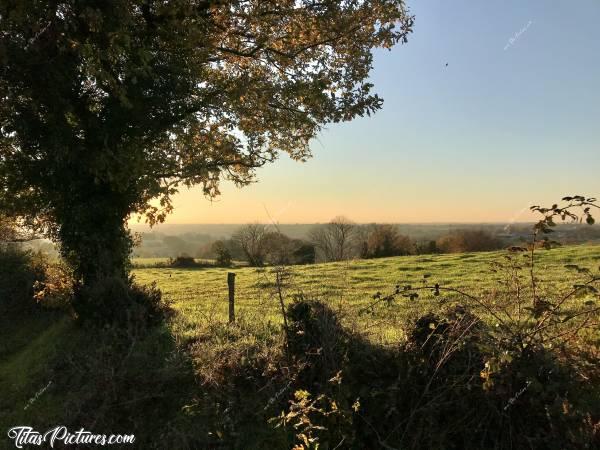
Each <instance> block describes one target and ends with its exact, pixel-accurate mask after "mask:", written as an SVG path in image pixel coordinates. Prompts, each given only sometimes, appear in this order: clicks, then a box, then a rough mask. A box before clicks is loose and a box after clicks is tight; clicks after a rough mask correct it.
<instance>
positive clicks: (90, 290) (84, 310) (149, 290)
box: [73, 277, 170, 330]
mask: <svg viewBox="0 0 600 450" xmlns="http://www.w3.org/2000/svg"><path fill="white" fill-rule="evenodd" d="M73 306H74V309H75V312H76V314H77V316H78V318H79V319H81V320H83V321H85V322H86V323H88V324H90V325H93V326H97V327H103V326H107V325H113V326H114V327H117V328H121V327H124V328H125V329H126V330H127V329H136V330H141V329H144V328H146V327H148V326H150V325H156V324H158V323H160V322H161V321H162V320H163V319H164V318H165V316H166V315H168V314H169V313H170V310H169V308H168V306H167V305H166V304H165V303H164V302H163V300H162V294H161V292H160V290H159V289H158V288H157V287H156V283H152V284H151V285H149V286H141V285H138V284H136V283H134V282H133V278H129V279H128V280H124V279H122V278H119V277H107V278H104V279H102V280H99V281H97V282H96V283H94V284H93V285H91V286H77V287H76V291H75V298H74V303H73Z"/></svg>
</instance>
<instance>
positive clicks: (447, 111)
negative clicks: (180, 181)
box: [167, 0, 600, 224]
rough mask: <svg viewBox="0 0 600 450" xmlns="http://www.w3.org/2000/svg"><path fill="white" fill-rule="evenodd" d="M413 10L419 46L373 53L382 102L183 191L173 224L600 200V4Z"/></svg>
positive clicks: (444, 215)
mask: <svg viewBox="0 0 600 450" xmlns="http://www.w3.org/2000/svg"><path fill="white" fill-rule="evenodd" d="M407 4H408V6H409V8H410V10H411V13H412V14H414V15H415V27H414V33H412V35H410V36H409V40H408V43H407V44H404V45H398V46H396V47H395V48H394V49H393V50H392V51H387V50H378V51H376V52H375V63H374V70H373V72H372V74H371V79H372V81H373V83H374V84H375V91H376V92H377V93H378V94H380V95H381V96H382V97H383V98H384V100H385V102H384V106H383V109H382V110H380V111H378V112H377V113H376V114H375V115H374V116H371V117H370V118H359V119H356V120H354V121H352V122H348V123H344V124H339V125H328V126H326V127H325V129H324V130H323V132H322V133H321V134H320V136H319V137H318V139H316V140H314V141H313V143H312V144H311V149H312V151H313V155H314V156H313V158H312V159H311V160H309V161H308V162H306V163H299V162H294V161H291V160H290V159H289V158H288V157H287V156H282V157H281V158H280V160H278V161H277V162H276V163H274V164H272V165H269V166H267V167H265V168H262V169H259V171H258V174H257V175H258V177H257V183H254V184H252V185H250V186H247V187H244V188H242V189H238V188H236V187H235V186H234V185H233V184H231V183H228V182H224V183H223V185H222V189H221V190H222V195H221V197H219V198H218V199H217V200H216V201H213V202H211V201H209V200H207V199H206V198H205V197H204V196H203V195H202V193H201V192H200V190H198V189H191V190H184V191H182V192H181V193H180V194H178V195H177V196H176V198H175V211H174V213H173V214H172V215H171V216H170V217H169V218H168V219H167V223H170V224H177V223H186V224H191V223H248V222H270V221H276V222H279V223H314V222H326V221H328V220H330V219H331V218H333V217H335V216H338V215H344V216H346V217H348V218H350V219H352V220H354V221H356V222H361V223H366V222H396V223H414V222H417V223H424V222H512V221H528V220H532V219H533V216H531V214H530V213H529V212H528V207H529V206H530V205H532V204H552V203H554V202H555V201H557V200H559V199H560V198H562V197H563V196H565V195H569V194H582V195H588V196H596V197H600V176H599V175H600V139H599V137H600V89H599V82H600V57H599V56H600V27H598V24H599V23H600V1H597V0H577V1H566V0H555V1H551V0H545V1H521V0H519V1H504V2H487V1H486V2H483V1H476V0H471V1H466V0H455V1H452V2H449V1H447V0H445V1H444V0H421V1H415V0H409V1H408V2H407ZM446 63H447V64H448V65H447V66H446Z"/></svg>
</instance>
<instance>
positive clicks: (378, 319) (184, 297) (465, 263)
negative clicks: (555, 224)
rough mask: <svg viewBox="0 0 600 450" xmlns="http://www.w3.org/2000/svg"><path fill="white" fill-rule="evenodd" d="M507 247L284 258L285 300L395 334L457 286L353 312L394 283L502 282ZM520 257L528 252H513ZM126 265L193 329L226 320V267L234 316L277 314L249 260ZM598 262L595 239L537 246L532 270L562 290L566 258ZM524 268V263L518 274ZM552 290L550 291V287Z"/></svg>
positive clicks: (570, 276)
mask: <svg viewBox="0 0 600 450" xmlns="http://www.w3.org/2000/svg"><path fill="white" fill-rule="evenodd" d="M506 254H507V252H506V251H498V252H481V253H459V254H446V255H423V256H401V257H392V258H381V259H370V260H352V261H346V262H337V263H324V264H315V265H307V266H291V267H289V270H290V271H291V278H290V279H289V281H288V282H287V283H286V285H287V286H285V287H284V297H285V299H286V301H289V300H291V299H293V298H294V297H297V296H299V295H301V296H303V297H304V298H309V299H319V300H323V301H325V302H327V303H329V304H330V305H331V306H332V307H333V308H334V309H335V310H337V311H340V312H342V313H345V314H342V316H345V317H347V318H348V319H349V320H347V321H346V324H347V325H351V326H355V327H358V328H359V329H358V330H357V331H361V332H364V333H366V334H367V335H368V336H369V337H370V338H371V339H372V340H374V341H376V342H379V343H389V342H394V341H397V339H398V338H399V337H401V336H400V334H401V328H402V324H403V323H404V322H405V320H406V319H407V318H409V317H412V316H414V315H417V314H422V313H425V312H427V311H430V310H435V309H437V308H439V305H440V302H444V301H447V300H459V301H460V300H461V299H460V298H459V297H460V296H459V295H458V294H450V296H448V295H442V296H440V297H434V296H433V295H432V294H430V293H428V292H425V293H423V294H421V296H420V297H419V298H418V299H413V300H410V299H408V298H403V297H399V298H398V299H397V300H396V301H395V302H394V303H393V304H392V305H390V307H381V306H380V307H379V308H376V309H375V313H374V314H370V315H359V314H358V313H359V312H360V311H361V310H364V308H366V307H367V306H368V305H369V304H370V303H372V302H373V295H374V294H376V293H377V292H381V293H382V294H384V295H385V294H387V293H391V292H392V291H393V290H394V289H395V286H396V285H397V284H399V285H401V286H404V285H407V284H410V285H412V286H413V287H416V286H420V285H422V283H423V281H426V282H427V285H434V284H435V283H439V284H440V285H441V286H446V287H452V288H456V289H460V290H464V291H466V292H468V293H471V294H482V293H484V292H493V291H494V290H495V289H502V282H503V280H504V274H502V273H501V272H500V273H499V272H493V271H492V268H493V264H494V263H495V262H499V261H503V260H504V259H505V256H506ZM519 256H520V257H522V258H523V262H524V263H525V262H526V258H528V256H529V255H528V254H521V255H519ZM133 262H134V265H137V266H140V265H143V266H144V267H145V268H137V269H135V270H134V271H133V273H134V275H135V277H136V280H137V281H138V282H139V283H143V284H148V283H152V282H156V284H157V286H158V287H159V288H160V289H161V291H162V293H163V297H164V298H165V299H166V300H168V301H170V302H171V303H172V306H173V307H174V308H175V309H176V310H177V311H178V312H180V313H181V318H182V320H183V321H182V322H181V324H180V326H182V327H183V329H181V330H179V332H180V333H182V334H183V335H184V336H185V335H187V336H190V335H193V334H194V330H195V328H196V327H197V326H199V325H200V324H202V323H203V322H206V321H226V320H227V314H228V290H227V272H235V274H236V317H237V318H238V319H241V320H249V321H255V320H267V321H271V322H276V323H279V322H280V321H281V314H280V312H279V311H280V306H279V297H278V292H277V290H276V288H275V283H274V275H273V270H272V269H270V268H265V269H256V268H250V267H236V268H233V269H225V268H198V269H181V268H148V267H149V266H151V265H152V264H156V263H160V262H162V261H161V260H160V259H156V258H152V259H150V258H148V259H145V258H138V259H135V260H134V261H133ZM568 264H576V265H580V266H581V267H587V268H590V269H593V270H595V269H597V268H598V266H599V265H600V245H577V246H565V247H559V248H554V249H552V250H538V251H536V274H537V275H536V276H537V278H538V279H539V282H540V287H541V288H542V289H546V290H547V291H548V292H549V293H557V292H558V293H564V292H566V290H567V289H568V288H570V287H571V286H572V285H573V284H574V283H576V282H577V280H578V276H577V274H576V273H574V272H573V271H571V270H568V269H567V268H565V265H568ZM526 275H527V271H526V270H523V276H526ZM549 295H552V294H549Z"/></svg>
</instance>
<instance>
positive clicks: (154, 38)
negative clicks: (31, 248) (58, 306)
mask: <svg viewBox="0 0 600 450" xmlns="http://www.w3.org/2000/svg"><path fill="white" fill-rule="evenodd" d="M412 24H413V18H412V16H410V14H409V13H408V11H407V8H406V6H405V5H404V3H403V1H401V0H347V1H333V0H323V1H314V0H293V1H292V0H237V1H219V0H215V1H202V0H174V1H170V2H161V1H154V0H145V1H136V0H113V1H108V2H107V1H98V0H81V1H76V0H67V1H56V0H54V1H48V2H38V1H33V0H5V1H3V2H2V3H1V4H0V99H1V101H0V207H1V208H2V210H3V211H5V212H7V213H10V214H13V215H19V216H25V217H29V218H30V219H32V220H33V219H36V220H37V221H38V223H41V224H43V225H44V226H45V228H46V230H47V231H48V232H49V233H50V234H51V235H52V236H53V237H55V238H56V239H59V240H60V241H61V244H62V247H61V248H62V249H63V252H64V253H65V256H68V257H69V258H70V260H71V261H72V262H73V263H74V266H75V268H76V273H78V274H79V275H80V276H81V277H82V279H84V278H85V277H87V276H89V277H90V278H97V276H99V275H101V274H104V275H106V274H107V272H108V273H109V274H110V273H111V272H114V273H117V274H122V273H123V272H124V267H125V266H126V261H125V260H126V256H127V252H128V250H129V247H130V245H131V239H130V237H129V234H128V232H127V230H126V225H125V224H126V220H127V219H128V218H129V217H130V215H132V214H140V215H144V216H145V217H147V219H148V221H149V222H150V223H156V222H157V221H161V220H163V219H164V217H165V215H166V214H168V213H169V212H170V211H171V210H172V202H171V199H172V196H173V195H174V194H175V193H176V192H177V189H178V188H179V187H180V186H182V185H184V186H193V185H200V186H202V188H203V190H204V193H205V194H206V195H208V196H215V195H218V194H219V182H220V181H221V180H222V179H229V180H232V181H234V182H235V183H237V184H238V185H244V184H247V183H249V182H251V181H252V179H253V177H254V175H255V169H256V168H257V167H260V166H262V165H264V164H265V163H268V162H271V161H274V160H275V159H276V158H277V157H278V155H279V154H280V153H282V152H284V153H287V154H288V155H290V156H291V157H292V158H293V159H296V160H304V159H306V158H308V157H309V156H310V149H309V142H310V140H311V139H312V138H314V137H315V136H316V135H317V133H318V132H319V130H320V129H321V127H322V126H323V125H324V124H326V123H330V122H339V121H346V120H351V119H352V118H354V117H356V116H362V115H365V114H367V115H368V114H371V113H372V112H374V111H376V110H377V109H379V108H381V106H382V99H381V98H380V97H378V96H377V95H376V94H375V93H373V91H372V88H373V86H372V84H371V83H370V82H369V81H368V76H369V72H370V70H371V68H372V64H373V54H372V51H373V49H374V48H391V47H392V46H393V45H394V44H396V43H398V42H404V41H406V38H407V35H408V34H409V33H410V32H411V28H412ZM156 199H157V200H156ZM153 200H156V201H153ZM98 255H100V256H98ZM124 255H125V256H124ZM111 268H115V269H116V272H115V271H114V270H113V269H111ZM92 275H93V276H92Z"/></svg>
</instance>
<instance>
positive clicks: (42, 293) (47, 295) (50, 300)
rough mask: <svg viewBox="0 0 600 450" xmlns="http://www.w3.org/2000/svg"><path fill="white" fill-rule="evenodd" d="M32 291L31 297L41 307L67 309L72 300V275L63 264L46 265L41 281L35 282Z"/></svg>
mask: <svg viewBox="0 0 600 450" xmlns="http://www.w3.org/2000/svg"><path fill="white" fill-rule="evenodd" d="M33 289H34V292H35V293H34V296H33V297H34V299H35V301H36V302H37V303H38V304H40V305H41V306H43V307H45V308H51V309H64V310H66V309H69V308H70V305H71V301H72V299H73V274H72V272H71V271H70V270H69V269H68V267H67V266H66V265H64V264H61V263H56V264H47V265H45V270H44V276H43V279H42V280H38V281H36V282H35V283H34V285H33Z"/></svg>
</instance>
